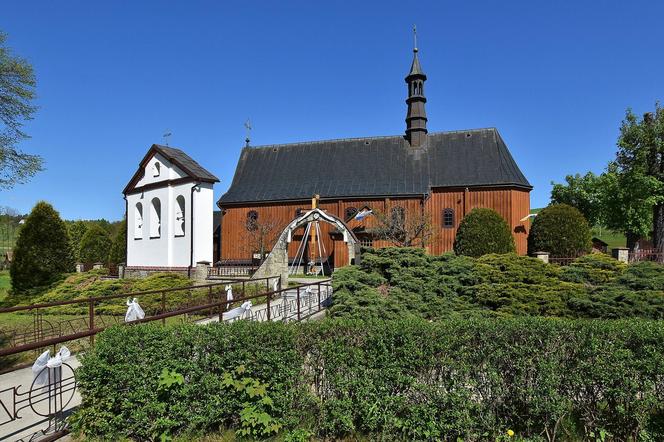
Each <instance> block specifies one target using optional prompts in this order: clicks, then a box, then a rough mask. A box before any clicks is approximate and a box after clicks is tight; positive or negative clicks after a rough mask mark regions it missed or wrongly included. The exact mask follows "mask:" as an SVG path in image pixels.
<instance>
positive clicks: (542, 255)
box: [534, 252, 549, 264]
mask: <svg viewBox="0 0 664 442" xmlns="http://www.w3.org/2000/svg"><path fill="white" fill-rule="evenodd" d="M534 255H535V258H537V259H539V260H541V261H543V262H545V263H546V264H548V263H549V252H535V253H534Z"/></svg>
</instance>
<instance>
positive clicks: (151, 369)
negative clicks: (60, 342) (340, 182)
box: [72, 318, 664, 441]
mask: <svg viewBox="0 0 664 442" xmlns="http://www.w3.org/2000/svg"><path fill="white" fill-rule="evenodd" d="M663 353H664V323H663V322H659V321H640V320H630V321H570V320H551V319H544V318H518V319H516V318H515V319H486V318H485V319H481V320H447V321H436V322H427V321H422V320H399V321H368V322H367V321H338V320H325V321H313V322H308V323H302V324H282V323H256V322H237V323H234V324H230V325H229V324H214V325H210V326H195V325H188V326H180V327H176V328H164V327H159V326H153V325H144V326H140V327H115V328H112V329H109V330H107V331H105V332H104V333H102V334H101V335H99V336H98V338H97V345H96V346H95V347H94V349H92V350H91V351H89V352H87V353H86V355H85V356H84V357H83V365H82V367H81V368H79V370H78V371H77V379H78V381H79V385H80V389H81V393H82V397H83V404H82V406H81V408H80V409H79V410H78V411H77V412H76V414H75V416H74V417H73V419H72V423H73V425H74V428H75V429H76V430H77V431H82V432H84V433H85V435H86V437H87V438H93V439H94V438H99V439H114V440H115V439H122V438H130V439H134V440H146V439H151V438H153V437H154V435H156V434H162V433H164V432H165V431H168V433H167V434H169V435H173V436H177V435H180V434H187V433H188V432H189V433H196V432H198V433H199V434H200V433H203V432H216V431H219V430H220V429H224V428H230V429H234V430H236V431H238V430H242V429H243V428H245V425H247V424H248V425H249V426H250V427H251V428H250V429H249V428H247V429H248V430H249V431H252V432H253V433H252V434H253V435H254V437H256V438H265V437H267V436H268V435H266V434H263V435H261V434H260V431H261V429H263V428H266V426H265V425H264V424H263V423H261V422H265V423H267V425H270V424H269V423H270V422H273V423H274V422H278V423H283V431H284V440H307V439H308V438H309V436H311V435H315V436H317V437H319V438H325V439H327V440H338V439H344V438H345V439H357V438H358V436H360V438H362V437H364V436H366V438H367V439H371V440H431V441H433V440H451V441H455V440H468V441H478V440H503V441H504V440H508V438H509V437H510V435H511V434H513V437H512V439H509V440H524V439H529V440H541V439H539V438H540V437H542V435H543V434H548V435H549V437H550V438H551V439H553V438H555V439H556V440H596V439H597V438H601V437H605V438H610V439H611V440H637V439H638V440H661V439H662V438H664V432H663V428H662V426H661V420H662V418H663V417H664V406H663V405H662V404H664V384H662V382H663V381H662V379H664V365H662V364H661V363H660V362H661V355H662V354H663ZM164 367H167V368H168V371H171V372H176V373H177V374H180V375H181V376H182V377H183V378H184V382H183V383H182V384H177V385H174V388H172V389H171V390H169V394H168V395H167V396H164V395H163V394H162V396H161V397H160V392H159V387H158V384H159V378H158V377H157V376H155V373H159V372H160V371H162V370H163V369H164ZM252 395H253V397H252ZM265 397H269V398H270V399H271V400H270V401H265ZM247 404H249V407H247ZM252 407H253V409H252ZM245 410H246V411H245ZM261 410H263V411H261ZM263 412H265V413H266V414H268V416H265V415H262V414H261V413H263ZM242 419H245V422H243V421H242ZM273 420H274V421H273ZM252 423H253V424H255V425H252ZM298 430H300V431H298ZM554 433H555V435H554ZM273 434H274V431H270V433H269V435H273ZM602 434H604V436H601V435H602ZM296 435H298V436H297V438H296ZM362 435H363V436H362ZM609 435H610V436H609Z"/></svg>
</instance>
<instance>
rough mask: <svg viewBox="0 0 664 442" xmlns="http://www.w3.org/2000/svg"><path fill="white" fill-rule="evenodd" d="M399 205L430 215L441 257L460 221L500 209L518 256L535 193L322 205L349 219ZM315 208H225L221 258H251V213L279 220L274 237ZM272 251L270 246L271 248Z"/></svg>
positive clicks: (335, 248) (339, 247)
mask: <svg viewBox="0 0 664 442" xmlns="http://www.w3.org/2000/svg"><path fill="white" fill-rule="evenodd" d="M395 206H400V207H403V208H404V209H405V210H406V213H407V214H408V213H412V212H419V211H420V210H424V211H425V212H428V213H430V214H431V219H432V224H433V227H434V237H433V239H432V242H431V245H430V246H429V247H428V252H429V253H432V254H436V255H438V254H441V253H444V252H447V251H450V250H452V248H453V245H454V237H455V235H456V229H457V228H458V227H459V223H460V222H461V219H462V218H463V216H464V214H465V213H468V212H470V211H471V210H472V209H474V208H476V207H488V208H491V209H494V210H496V211H497V212H498V213H499V214H500V215H501V216H502V217H503V218H505V220H506V221H507V223H508V224H509V225H510V227H511V229H512V233H513V235H514V238H515V242H516V246H517V252H518V253H520V254H525V253H526V251H527V235H528V229H529V223H528V221H526V222H521V221H520V219H522V218H523V217H525V216H526V215H528V213H529V212H530V195H529V192H528V191H525V190H516V189H504V188H495V189H490V188H483V189H469V190H466V189H452V190H449V189H445V190H434V191H433V192H432V193H431V195H430V196H429V198H427V199H426V200H425V202H424V206H423V207H422V199H421V198H392V199H365V200H348V201H344V200H338V201H322V202H321V203H320V205H319V207H320V208H321V209H322V210H325V211H326V212H328V213H331V214H333V215H335V216H337V217H339V218H341V219H344V218H345V214H346V209H348V208H349V207H355V208H356V209H358V210H362V209H363V208H364V207H369V208H371V209H372V210H374V211H379V212H383V213H388V212H389V210H390V209H391V208H392V207H395ZM310 207H311V201H300V202H289V203H280V204H274V205H255V206H251V207H231V208H226V209H225V210H224V215H223V219H222V232H223V233H222V237H223V238H222V245H221V254H222V255H221V256H222V259H223V260H226V259H231V260H239V259H250V258H251V251H250V250H249V246H248V234H247V230H246V220H247V213H248V212H249V211H250V210H256V211H257V212H258V219H259V222H261V221H264V220H274V221H275V222H276V228H275V233H274V236H275V237H276V236H278V234H279V233H280V232H281V231H282V230H283V229H284V228H285V227H286V225H287V224H288V223H289V222H290V221H291V220H292V219H293V218H294V217H295V213H296V210H297V209H298V208H300V209H302V210H303V211H306V210H307V209H309V208H310ZM446 208H451V209H453V210H454V214H455V216H454V228H443V210H444V209H446ZM347 224H348V226H349V227H350V228H351V229H353V230H355V229H357V228H361V227H364V228H365V229H367V228H368V229H370V228H371V227H373V226H375V224H376V219H375V218H374V217H367V218H365V220H364V221H357V220H354V219H352V220H350V221H349V222H348V223H347ZM320 226H321V233H322V236H323V240H324V242H323V244H324V245H325V249H326V251H327V253H328V254H330V255H333V257H334V265H335V267H340V266H343V265H346V264H347V263H348V250H347V246H346V244H344V243H343V241H341V240H337V241H333V240H332V238H331V237H330V232H331V231H332V230H334V228H333V227H332V226H330V225H329V224H327V223H321V224H320ZM303 232H304V228H301V229H298V231H296V232H295V235H294V240H293V242H291V244H290V246H289V249H288V255H289V257H290V258H294V257H295V254H296V252H297V248H298V245H299V241H298V239H299V238H301V236H302V234H303ZM387 245H389V244H388V243H387V242H385V241H374V247H384V246H387ZM269 248H271V245H270V246H269V247H268V249H269Z"/></svg>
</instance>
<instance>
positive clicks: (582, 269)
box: [560, 253, 627, 285]
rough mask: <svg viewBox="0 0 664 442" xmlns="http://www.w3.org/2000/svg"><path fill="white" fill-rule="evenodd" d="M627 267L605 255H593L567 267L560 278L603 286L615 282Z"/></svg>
mask: <svg viewBox="0 0 664 442" xmlns="http://www.w3.org/2000/svg"><path fill="white" fill-rule="evenodd" d="M626 267H627V265H626V264H624V263H622V262H620V261H618V260H617V259H613V258H611V257H610V256H608V255H605V254H603V253H591V254H589V255H585V256H581V257H579V258H577V259H575V260H574V262H572V263H571V264H570V265H568V266H565V267H564V268H563V270H562V272H561V275H560V278H561V279H562V280H563V281H569V282H581V283H586V284H592V285H601V284H606V283H609V282H614V281H615V280H616V279H617V278H618V277H619V276H620V275H622V273H623V272H624V271H625V268H626Z"/></svg>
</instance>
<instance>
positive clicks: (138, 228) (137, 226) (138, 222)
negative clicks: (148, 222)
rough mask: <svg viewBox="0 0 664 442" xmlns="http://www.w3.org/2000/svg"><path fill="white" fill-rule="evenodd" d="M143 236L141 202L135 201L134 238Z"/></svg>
mask: <svg viewBox="0 0 664 442" xmlns="http://www.w3.org/2000/svg"><path fill="white" fill-rule="evenodd" d="M141 238H143V204H141V203H136V207H134V239H141Z"/></svg>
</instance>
